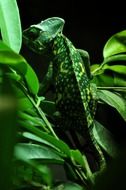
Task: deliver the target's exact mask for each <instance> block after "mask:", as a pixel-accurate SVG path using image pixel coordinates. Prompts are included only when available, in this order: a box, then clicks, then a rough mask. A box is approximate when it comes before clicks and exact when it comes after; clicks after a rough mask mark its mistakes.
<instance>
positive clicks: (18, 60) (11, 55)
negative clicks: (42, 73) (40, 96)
mask: <svg viewBox="0 0 126 190" xmlns="http://www.w3.org/2000/svg"><path fill="white" fill-rule="evenodd" d="M0 64H3V65H8V66H10V67H11V68H12V69H14V70H15V71H16V72H17V73H18V74H20V75H21V76H22V77H23V78H24V79H25V80H26V82H27V85H28V88H29V90H30V92H31V93H33V94H37V93H38V91H39V82H38V78H37V76H36V74H35V72H34V70H33V69H32V67H31V66H30V65H29V64H28V63H27V62H26V60H25V59H24V58H23V57H22V56H21V55H19V54H17V53H15V52H13V51H12V50H11V49H10V48H9V47H7V46H6V45H5V44H4V43H3V42H2V41H0ZM12 74H13V73H12Z"/></svg>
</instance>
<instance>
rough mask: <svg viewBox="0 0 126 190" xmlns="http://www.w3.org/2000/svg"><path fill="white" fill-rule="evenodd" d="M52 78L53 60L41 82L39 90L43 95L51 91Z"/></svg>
mask: <svg viewBox="0 0 126 190" xmlns="http://www.w3.org/2000/svg"><path fill="white" fill-rule="evenodd" d="M52 78H53V64H52V62H50V64H49V67H48V71H47V73H46V75H45V77H44V79H43V80H42V82H41V83H40V89H39V91H40V93H41V95H45V94H46V93H47V92H48V91H49V89H50V87H51V84H52Z"/></svg>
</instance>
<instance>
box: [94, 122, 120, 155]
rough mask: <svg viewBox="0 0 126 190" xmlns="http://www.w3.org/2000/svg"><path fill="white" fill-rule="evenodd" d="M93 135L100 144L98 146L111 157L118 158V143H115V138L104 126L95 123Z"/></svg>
mask: <svg viewBox="0 0 126 190" xmlns="http://www.w3.org/2000/svg"><path fill="white" fill-rule="evenodd" d="M93 134H94V137H95V139H96V141H97V142H98V144H99V145H100V146H101V147H102V148H103V149H104V150H105V151H106V152H107V153H108V155H110V156H111V157H114V158H115V157H116V156H117V155H118V153H119V149H118V148H117V143H116V142H115V141H114V137H113V136H112V134H111V133H110V131H109V130H107V129H106V128H105V127H104V126H103V125H101V124H100V123H99V122H97V121H95V126H94V127H93Z"/></svg>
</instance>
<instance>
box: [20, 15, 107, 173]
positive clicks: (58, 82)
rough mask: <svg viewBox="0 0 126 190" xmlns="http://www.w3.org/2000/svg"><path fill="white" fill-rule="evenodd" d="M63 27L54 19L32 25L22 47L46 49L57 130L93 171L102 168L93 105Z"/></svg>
mask: <svg viewBox="0 0 126 190" xmlns="http://www.w3.org/2000/svg"><path fill="white" fill-rule="evenodd" d="M60 21H61V23H60ZM56 22H57V23H58V24H57V25H56ZM63 24H64V23H63V20H62V19H61V20H60V18H57V17H53V18H50V19H47V20H45V21H44V22H41V23H40V24H38V25H33V26H32V27H30V28H28V29H26V30H25V31H24V33H23V34H24V35H23V36H24V43H25V44H26V45H28V46H29V47H30V48H31V49H32V50H33V51H35V52H38V53H40V54H41V53H43V51H45V49H46V50H47V52H48V53H49V56H50V57H51V62H52V66H53V72H52V77H53V83H54V85H55V90H56V92H55V94H56V98H55V103H56V108H57V110H58V111H59V112H60V117H59V118H58V119H57V121H56V124H57V127H59V129H60V131H62V132H66V133H67V134H68V136H70V141H72V142H74V143H73V144H74V145H73V147H74V148H79V149H80V150H81V151H82V152H84V153H85V154H86V155H87V158H88V160H89V159H90V157H91V162H93V165H95V168H93V169H92V170H99V169H101V168H102V167H103V165H104V156H103V154H102V151H101V150H100V148H99V146H98V144H97V143H96V141H95V139H94V137H93V134H92V128H93V126H94V120H93V119H94V115H95V109H96V101H95V100H94V99H93V92H92V89H91V86H90V81H89V78H88V76H87V73H86V70H85V67H84V66H85V65H84V63H83V60H82V57H81V54H80V53H79V51H78V50H77V49H76V48H75V47H74V46H73V44H72V43H71V41H70V40H69V39H68V38H66V37H65V36H64V35H63V34H62V28H63V27H62V26H63ZM47 26H48V27H47ZM49 26H50V27H49ZM56 27H57V28H56ZM35 30H36V31H35ZM43 31H44V32H43ZM52 31H53V32H52ZM35 32H36V33H35ZM62 132H61V136H62ZM72 136H74V137H76V140H74V139H73V137H72ZM75 141H77V143H76V142H75ZM78 143H79V145H78Z"/></svg>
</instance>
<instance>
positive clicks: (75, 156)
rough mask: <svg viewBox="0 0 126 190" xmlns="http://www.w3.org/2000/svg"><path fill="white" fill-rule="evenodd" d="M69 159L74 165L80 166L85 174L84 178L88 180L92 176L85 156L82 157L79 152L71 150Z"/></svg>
mask: <svg viewBox="0 0 126 190" xmlns="http://www.w3.org/2000/svg"><path fill="white" fill-rule="evenodd" d="M70 153H71V159H72V161H73V163H74V164H75V165H78V164H79V165H80V167H82V168H83V170H84V173H85V178H90V177H91V176H92V172H91V170H90V167H89V165H88V161H87V158H86V156H84V155H82V154H81V152H80V151H79V150H71V151H70Z"/></svg>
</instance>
